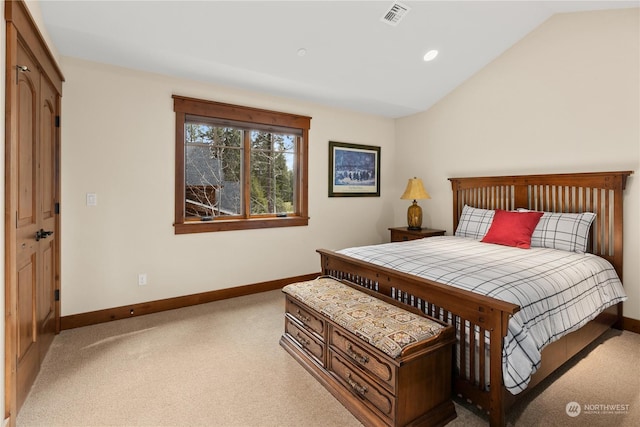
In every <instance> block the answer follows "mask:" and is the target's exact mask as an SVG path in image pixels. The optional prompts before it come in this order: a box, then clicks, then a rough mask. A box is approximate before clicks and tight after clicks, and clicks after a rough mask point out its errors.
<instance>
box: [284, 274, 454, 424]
mask: <svg viewBox="0 0 640 427" xmlns="http://www.w3.org/2000/svg"><path fill="white" fill-rule="evenodd" d="M283 292H284V293H285V325H284V334H283V335H282V338H281V339H280V345H281V346H282V347H284V349H285V350H287V351H288V352H289V353H290V354H291V355H292V356H293V357H294V358H295V359H296V360H297V361H298V362H299V363H301V364H302V365H303V366H304V367H305V368H306V369H307V370H308V371H309V372H310V373H311V374H312V375H313V376H314V377H315V378H316V379H317V380H318V381H320V383H322V384H323V385H324V386H325V387H326V388H327V390H329V391H330V392H331V393H332V394H333V395H334V396H335V397H336V398H337V399H338V400H339V401H340V402H341V403H342V404H343V405H344V406H345V407H346V408H347V409H348V410H349V411H350V412H351V413H352V414H353V415H354V416H355V417H356V418H358V419H359V420H360V421H361V422H362V423H363V424H365V425H372V426H377V425H380V426H408V425H411V426H439V425H444V424H446V423H447V422H449V421H450V420H452V419H454V418H455V417H456V413H455V407H454V406H453V402H452V401H451V381H452V380H451V363H452V348H453V344H454V342H455V336H454V330H453V328H452V327H451V326H450V325H446V324H444V323H442V322H439V321H438V320H435V319H432V318H430V317H427V316H426V315H425V314H423V313H421V312H419V311H417V310H415V309H413V308H412V307H408V306H403V305H402V304H401V303H400V302H398V301H394V300H392V299H389V298H385V297H384V296H381V295H379V294H377V295H375V296H374V295H372V294H370V293H369V292H370V291H369V290H367V289H365V288H361V287H359V286H357V285H353V284H350V283H348V282H340V281H338V280H337V279H334V278H331V277H320V278H318V279H315V280H310V281H306V282H300V283H293V284H290V285H287V286H285V287H284V288H283ZM381 297H383V298H381Z"/></svg>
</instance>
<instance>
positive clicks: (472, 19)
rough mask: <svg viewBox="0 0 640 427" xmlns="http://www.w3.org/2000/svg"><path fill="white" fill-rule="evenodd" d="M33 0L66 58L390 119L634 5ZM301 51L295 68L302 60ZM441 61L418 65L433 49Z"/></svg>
mask: <svg viewBox="0 0 640 427" xmlns="http://www.w3.org/2000/svg"><path fill="white" fill-rule="evenodd" d="M402 3H403V4H405V5H407V6H408V7H410V11H409V12H408V13H407V14H406V15H405V16H404V18H403V19H402V20H401V21H400V23H399V24H398V25H397V26H395V27H394V26H391V25H389V24H386V23H384V22H381V20H380V19H381V18H382V16H383V15H384V14H385V12H386V11H387V10H388V9H389V8H390V6H391V5H392V4H393V1H392V0H385V1H279V2H276V1H95V0H91V1H88V0H85V1H56V0H41V2H40V7H41V10H42V16H43V19H44V23H45V26H46V29H47V32H48V33H49V35H50V37H51V38H52V40H53V42H54V44H55V46H56V49H57V50H58V52H59V53H60V54H61V55H63V56H72V57H77V58H84V59H88V60H92V61H97V62H102V63H109V64H114V65H119V66H123V67H128V68H133V69H139V70H144V71H151V72H156V73H161V74H167V75H172V76H178V77H184V78H188V79H193V80H201V81H206V82H213V83H217V84H223V85H227V86H233V87H239V88H245V89H249V90H252V91H259V92H264V93H268V94H274V95H280V96H286V97H290V98H295V99H302V100H308V101H313V102H318V103H321V104H325V105H329V106H334V107H341V108H346V109H349V110H355V111H361V112H365V113H373V114H379V115H383V116H387V117H401V116H406V115H409V114H413V113H416V112H419V111H424V110H426V109H428V108H429V107H430V106H431V105H433V104H434V103H435V102H437V101H438V100H439V99H441V98H442V97H443V96H445V95H446V94H447V93H449V92H450V91H451V90H453V89H454V88H455V87H456V86H458V85H459V84H461V83H462V82H463V81H465V80H466V79H468V78H469V77H470V76H472V75H473V74H474V73H476V72H477V71H478V70H480V69H481V68H482V67H484V66H485V65H487V64H488V63H489V62H491V61H492V60H493V59H495V58H496V57H498V56H499V55H500V54H501V53H503V52H504V51H505V50H506V49H508V48H509V47H510V46H512V45H513V44H515V43H516V42H518V41H519V40H520V39H522V38H523V37H524V36H525V35H526V34H527V33H529V32H531V31H532V30H533V29H534V28H536V27H537V26H538V25H540V24H541V23H542V22H543V21H545V20H546V19H548V18H549V17H550V16H552V15H553V14H555V13H562V12H572V11H583V10H595V9H612V8H620V7H639V6H640V0H634V1H575V0H574V1H402ZM301 48H304V49H306V55H304V56H299V55H298V50H299V49H301ZM434 48H435V49H438V50H439V51H440V54H439V55H438V57H437V58H436V59H435V60H434V61H432V62H428V63H427V62H424V61H423V60H422V57H423V55H424V54H425V53H426V52H427V51H428V50H430V49H434Z"/></svg>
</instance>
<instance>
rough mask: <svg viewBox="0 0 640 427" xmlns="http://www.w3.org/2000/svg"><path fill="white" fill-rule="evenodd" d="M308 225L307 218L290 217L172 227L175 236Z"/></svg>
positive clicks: (191, 223)
mask: <svg viewBox="0 0 640 427" xmlns="http://www.w3.org/2000/svg"><path fill="white" fill-rule="evenodd" d="M308 224H309V218H308V217H300V216H290V217H286V218H257V219H233V220H224V219H216V220H213V221H203V222H198V221H193V222H185V223H182V224H174V225H173V226H174V229H175V234H190V233H209V232H215V231H231V230H253V229H257V228H277V227H299V226H305V225H308Z"/></svg>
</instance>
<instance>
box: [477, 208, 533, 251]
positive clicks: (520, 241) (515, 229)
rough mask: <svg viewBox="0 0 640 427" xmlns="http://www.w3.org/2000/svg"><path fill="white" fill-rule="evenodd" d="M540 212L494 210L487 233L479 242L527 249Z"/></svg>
mask: <svg viewBox="0 0 640 427" xmlns="http://www.w3.org/2000/svg"><path fill="white" fill-rule="evenodd" d="M540 217H542V212H511V211H503V210H501V209H496V213H495V215H494V216H493V222H492V223H491V227H489V231H487V234H486V235H485V236H484V237H483V238H482V240H481V242H485V243H495V244H497V245H505V246H515V247H516V248H522V249H529V248H530V247H531V235H532V234H533V230H534V229H535V228H536V225H538V221H540Z"/></svg>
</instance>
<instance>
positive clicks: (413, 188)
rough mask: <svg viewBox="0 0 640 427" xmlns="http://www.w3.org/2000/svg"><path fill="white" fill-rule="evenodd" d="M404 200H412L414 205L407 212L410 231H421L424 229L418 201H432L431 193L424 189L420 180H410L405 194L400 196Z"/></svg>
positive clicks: (414, 178)
mask: <svg viewBox="0 0 640 427" xmlns="http://www.w3.org/2000/svg"><path fill="white" fill-rule="evenodd" d="M400 198H401V199H403V200H412V199H413V204H411V206H409V209H408V210H407V223H408V228H409V230H421V229H422V208H421V207H420V206H419V205H418V203H417V202H416V200H418V199H430V198H431V196H429V193H427V192H426V191H425V189H424V185H422V180H421V179H420V178H416V177H413V178H409V182H408V183H407V188H406V189H405V190H404V194H402V196H400Z"/></svg>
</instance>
